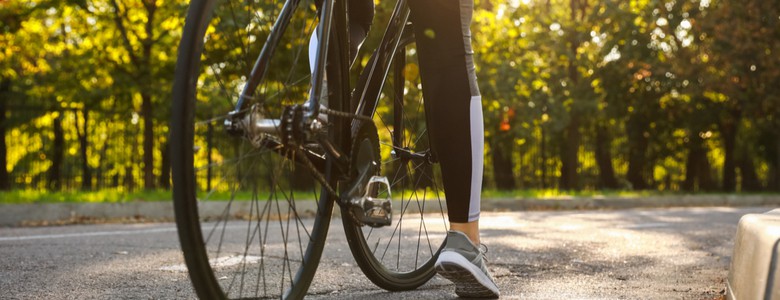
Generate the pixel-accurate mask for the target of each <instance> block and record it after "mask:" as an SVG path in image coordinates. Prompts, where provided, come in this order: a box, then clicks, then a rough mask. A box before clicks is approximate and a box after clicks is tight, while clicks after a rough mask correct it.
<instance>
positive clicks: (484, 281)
mask: <svg viewBox="0 0 780 300" xmlns="http://www.w3.org/2000/svg"><path fill="white" fill-rule="evenodd" d="M436 272H437V273H438V274H439V275H441V276H443V277H444V278H447V279H449V280H450V281H452V282H453V283H455V286H456V288H455V294H457V295H458V296H460V297H464V298H498V297H499V293H498V287H497V286H496V284H495V283H493V281H492V280H490V278H488V277H487V276H486V275H485V274H484V273H483V272H482V270H481V269H479V268H478V267H477V266H475V265H474V264H472V263H471V262H470V261H468V260H467V259H466V258H465V257H463V256H462V255H460V254H457V253H455V252H450V251H446V252H442V253H441V254H440V255H439V259H438V260H437V261H436Z"/></svg>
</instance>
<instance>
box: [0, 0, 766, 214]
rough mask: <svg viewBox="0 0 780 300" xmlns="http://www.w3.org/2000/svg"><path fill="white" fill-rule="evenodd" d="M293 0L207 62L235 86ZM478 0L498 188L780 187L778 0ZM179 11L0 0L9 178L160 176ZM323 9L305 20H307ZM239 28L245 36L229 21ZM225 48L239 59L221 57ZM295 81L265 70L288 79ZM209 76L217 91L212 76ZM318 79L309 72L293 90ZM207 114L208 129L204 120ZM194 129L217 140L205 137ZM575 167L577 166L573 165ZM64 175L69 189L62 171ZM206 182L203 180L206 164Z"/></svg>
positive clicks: (88, 184)
mask: <svg viewBox="0 0 780 300" xmlns="http://www.w3.org/2000/svg"><path fill="white" fill-rule="evenodd" d="M237 4H239V3H238V2H237ZM281 4H282V2H279V1H272V0H257V1H243V2H240V4H239V5H251V7H253V8H254V9H255V10H257V11H258V13H257V14H256V15H254V16H252V15H241V16H231V15H230V11H228V10H225V11H218V12H216V17H217V20H218V22H216V23H214V24H213V26H212V28H210V30H213V31H214V32H215V34H214V35H211V37H210V38H211V39H212V40H211V42H210V43H207V47H208V48H207V52H208V53H210V55H212V57H209V58H207V60H206V65H208V66H207V67H206V68H205V69H204V72H208V70H211V72H215V71H217V70H218V71H219V72H221V73H220V74H223V77H222V79H221V81H222V84H225V83H227V84H228V85H229V86H228V87H227V90H228V91H230V92H234V93H237V91H238V90H240V87H241V84H242V82H243V79H242V76H243V75H245V74H246V73H247V72H248V70H249V69H250V68H251V66H252V65H253V63H254V58H255V57H256V55H257V53H258V52H259V51H260V48H259V47H247V46H246V45H244V44H243V42H238V41H237V40H236V39H237V38H241V37H247V36H253V37H254V40H256V41H263V40H265V38H266V35H265V33H266V32H267V31H268V26H270V24H271V19H272V17H271V16H272V15H273V14H272V13H268V14H264V13H263V12H272V11H275V10H278V8H279V7H280V5H281ZM392 4H393V3H392V2H391V1H379V2H378V4H377V14H376V19H375V23H374V31H372V32H371V33H370V34H369V37H368V40H367V41H366V43H365V45H364V49H363V50H362V51H361V53H360V55H359V57H358V63H357V64H356V66H355V70H356V71H355V73H357V71H359V70H361V69H362V68H363V67H364V66H365V64H366V63H367V61H368V57H369V56H370V48H371V47H372V45H376V44H377V43H378V40H379V39H380V38H381V33H382V32H383V27H384V24H385V22H386V20H387V17H388V15H389V13H390V11H391V9H392V6H393V5H392ZM476 7H477V9H476V11H475V13H474V23H473V26H472V31H473V45H474V51H475V58H476V62H477V71H478V79H479V83H480V89H481V91H482V95H483V107H484V113H485V128H486V132H485V133H486V137H487V147H486V149H485V157H486V172H485V176H486V179H485V182H486V187H488V188H491V189H492V188H496V189H504V188H506V189H510V190H514V189H516V188H520V189H529V190H536V189H538V190H540V191H545V192H535V193H536V194H535V195H546V194H547V193H548V192H546V191H555V189H556V188H558V187H562V188H566V189H574V190H585V191H590V190H598V189H602V188H608V189H617V190H624V189H650V190H660V191H681V190H685V191H711V190H717V189H725V190H729V191H731V190H741V191H747V190H769V189H777V188H780V90H778V89H780V82H779V81H780V56H779V55H777V54H778V52H780V19H778V15H780V5H778V3H777V2H776V1H762V0H685V1H680V0H675V1H672V0H628V1H623V0H599V1H596V0H568V1H564V0H548V1H539V0H522V1H508V2H507V1H504V2H501V1H492V0H478V1H476ZM185 10H186V1H184V0H177V1H161V0H156V1H154V0H143V1H121V0H76V1H47V0H34V1H18V0H11V1H3V2H0V45H3V46H2V48H0V99H2V100H1V101H3V105H2V106H0V107H2V110H1V111H0V114H2V116H3V118H0V125H1V126H0V129H2V134H3V136H4V138H5V139H4V142H3V143H2V144H0V146H1V147H0V150H3V151H0V154H3V155H4V156H5V158H4V160H2V161H3V162H5V166H4V167H5V170H4V171H5V173H9V174H10V176H9V177H8V178H9V179H7V180H8V181H10V182H9V183H10V184H9V186H10V187H13V188H14V189H55V190H56V189H65V190H73V189H84V190H89V189H102V188H108V189H109V190H108V191H107V192H102V191H101V192H95V195H96V196H90V195H91V194H90V195H88V194H79V195H78V197H86V198H92V197H94V198H100V197H105V198H111V199H126V198H123V197H125V196H117V195H119V194H122V195H128V193H130V191H134V190H137V189H138V188H139V187H142V186H146V187H152V186H154V184H151V185H150V184H149V182H148V181H149V177H150V176H151V177H152V179H154V180H155V181H159V180H161V181H165V180H166V179H165V178H166V177H165V176H163V175H164V174H165V173H166V172H167V170H166V169H167V165H166V160H165V159H164V157H166V155H168V154H167V153H165V145H166V143H167V133H168V129H167V122H168V115H169V102H168V100H169V98H170V87H171V82H172V78H173V70H174V64H175V63H174V61H175V58H176V53H177V46H178V40H179V39H180V38H181V28H182V27H183V23H184V14H185ZM301 11H302V13H309V14H311V13H312V11H313V8H311V7H310V8H309V9H308V10H301ZM258 20H260V23H258V24H259V25H258V26H247V25H248V24H249V23H250V22H252V21H258ZM314 24H315V23H314V20H311V21H310V22H305V23H303V24H298V25H296V26H299V27H296V29H300V30H302V31H305V30H309V31H310V30H311V28H312V27H313V25H314ZM227 28H233V29H236V28H237V29H238V33H239V34H238V35H240V36H225V35H219V33H220V32H224V30H223V29H227ZM233 32H236V31H233ZM305 42H307V41H285V43H290V44H300V43H305ZM286 57H288V58H289V60H286V61H278V62H275V63H277V65H275V66H274V68H291V67H292V68H297V69H301V70H300V71H301V72H303V73H305V72H306V67H307V65H306V59H305V58H304V59H303V60H300V57H297V56H286ZM225 61H230V62H233V63H232V64H220V62H225ZM210 63H211V64H210ZM416 67H417V65H416V58H415V57H409V61H408V66H407V68H406V69H405V72H410V74H417V72H418V70H417V69H416ZM269 74H276V72H271V73H269ZM280 74H281V72H280ZM269 76H274V75H269ZM353 77H356V76H355V75H354V74H353ZM204 78H206V77H204ZM285 80H289V79H286V78H270V81H271V82H277V83H278V84H280V85H282V84H285V83H286V81H285ZM200 84H202V86H203V87H204V90H206V89H208V88H209V87H214V89H213V90H214V91H220V90H223V89H221V87H219V86H218V85H219V84H220V83H218V82H210V81H209V80H208V78H206V79H205V80H204V81H203V82H202V83H200ZM391 84H392V83H391ZM265 88H266V89H273V88H274V86H273V85H269V86H267V87H265ZM407 91H408V92H409V93H410V95H409V97H410V98H411V99H418V100H420V99H421V98H422V96H421V93H420V91H419V89H418V87H417V86H415V85H410V86H408V87H407ZM307 93H308V91H307V90H306V88H300V90H299V91H296V94H298V95H299V96H296V97H297V98H290V99H292V100H291V101H297V99H299V98H300V99H303V97H305V95H307ZM233 98H235V95H224V93H214V94H213V95H205V94H204V96H203V97H202V99H199V101H200V103H199V105H200V104H203V107H207V108H208V109H203V110H200V111H198V112H197V113H198V114H199V116H198V119H200V120H209V119H211V118H212V117H213V115H214V114H221V113H223V112H225V111H227V110H229V109H230V108H231V107H232V105H233V101H234V99H233ZM231 99H232V100H231ZM147 106H148V107H151V110H149V109H145V108H144V107H147ZM266 111H268V112H271V113H274V108H266ZM378 113H379V114H378V117H383V116H387V115H389V114H392V112H391V111H379V112H378ZM58 122H59V123H60V124H61V125H62V131H61V132H60V131H57V130H55V123H58ZM199 125H205V124H199ZM149 129H151V130H149ZM197 130H199V134H200V133H203V135H202V136H205V131H206V130H207V128H206V126H198V127H197ZM216 132H217V134H219V133H220V132H221V131H220V130H217V131H216ZM58 138H62V140H63V141H64V143H63V145H60V146H57V142H56V141H57V140H58ZM382 138H384V139H387V138H389V137H384V136H383V137H382ZM196 144H198V145H199V146H202V147H207V141H206V140H205V138H203V139H200V140H198V141H196ZM213 148H214V149H216V150H215V151H214V152H213V153H212V154H211V155H212V156H211V157H206V156H207V154H206V151H199V152H198V153H196V162H197V164H199V165H204V164H206V163H208V162H212V161H219V160H220V159H221V158H222V155H223V154H227V153H221V152H220V151H224V152H230V151H239V150H237V149H238V146H237V145H235V144H233V143H231V142H230V141H226V140H223V139H216V140H215V141H214V142H213ZM572 153H574V154H576V155H574V156H572V155H571V154H572ZM58 157H61V159H58ZM572 166H573V168H574V169H573V170H574V172H575V174H576V175H577V176H576V179H577V180H576V181H575V182H570V181H564V180H562V179H561V177H565V175H566V174H571V172H572V171H571V170H572ZM0 171H2V170H0ZM1 173H3V172H0V175H3V174H1ZM55 175H56V176H55ZM204 176H205V175H204ZM213 176H214V177H215V179H216V178H217V177H218V176H219V174H214V175H213ZM55 177H59V178H60V181H61V182H62V186H61V188H57V187H52V186H51V184H50V182H49V181H51V178H55ZM2 178H4V177H2V176H0V180H2ZM198 182H199V184H200V185H202V186H205V185H207V184H208V183H207V180H206V179H205V177H204V178H199V179H198ZM3 186H4V185H2V184H0V187H3ZM162 186H165V183H162ZM112 191H114V192H112ZM24 193H30V192H18V194H12V195H11V196H9V197H18V198H20V199H32V198H35V199H40V197H39V198H36V197H37V196H26V195H27V194H24ZM36 193H43V192H36ZM101 193H105V194H108V195H101ZM111 193H118V194H117V195H114V194H111ZM550 193H553V192H550ZM64 194H67V193H64ZM52 195H57V196H56V197H54V196H53V198H57V199H69V198H68V197H70V196H60V195H59V194H52ZM3 198H6V197H3ZM152 198H153V197H152ZM31 201H38V200H31ZM63 201H69V200H63ZM117 201H124V200H117Z"/></svg>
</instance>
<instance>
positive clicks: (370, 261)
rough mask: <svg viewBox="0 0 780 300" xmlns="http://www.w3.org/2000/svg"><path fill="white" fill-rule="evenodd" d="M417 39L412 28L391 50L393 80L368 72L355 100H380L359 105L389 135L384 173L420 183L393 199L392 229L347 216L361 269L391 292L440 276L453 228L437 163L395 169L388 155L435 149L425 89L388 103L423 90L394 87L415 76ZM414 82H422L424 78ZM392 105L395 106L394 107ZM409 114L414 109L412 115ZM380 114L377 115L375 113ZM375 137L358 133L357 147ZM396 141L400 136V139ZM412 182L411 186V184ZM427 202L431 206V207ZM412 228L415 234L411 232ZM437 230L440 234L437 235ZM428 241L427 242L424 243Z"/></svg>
mask: <svg viewBox="0 0 780 300" xmlns="http://www.w3.org/2000/svg"><path fill="white" fill-rule="evenodd" d="M407 29H410V28H407ZM413 40H414V39H413V36H412V35H411V30H407V31H406V32H405V34H404V35H403V37H402V38H401V41H400V42H399V44H398V46H397V47H395V49H390V51H394V52H396V54H395V59H394V61H393V64H394V67H393V70H391V72H390V74H391V75H392V76H388V75H387V74H388V73H384V72H364V73H363V75H362V76H361V78H360V79H359V81H358V85H357V86H358V89H360V87H365V86H367V87H368V88H367V91H366V93H364V94H363V96H362V98H361V99H353V102H356V101H362V102H366V101H375V100H373V99H378V103H377V106H378V107H375V108H374V109H372V108H370V107H371V105H366V103H362V104H361V105H357V107H361V108H363V111H362V112H361V113H362V114H363V115H367V116H372V115H373V117H374V120H375V122H374V123H375V124H377V128H378V129H377V131H378V132H379V133H380V134H378V136H383V135H384V138H382V139H383V140H384V141H383V142H380V144H381V145H382V147H381V148H384V149H380V150H379V151H380V152H382V154H381V156H382V158H383V159H382V164H381V166H382V170H381V171H380V173H382V174H383V175H385V176H386V177H388V179H389V181H390V182H391V185H393V186H394V188H395V187H400V186H403V185H404V183H403V181H404V180H405V179H404V176H408V175H403V174H412V176H415V177H416V178H417V180H412V182H411V186H408V185H407V186H404V188H402V189H401V190H402V195H401V197H400V201H395V200H394V201H393V206H394V211H393V214H394V217H393V224H392V225H391V226H389V227H384V228H370V227H368V226H361V225H360V224H359V223H358V222H356V221H355V220H353V219H352V218H349V217H343V218H342V223H343V227H344V231H345V234H346V237H347V240H348V242H349V246H350V250H351V251H352V254H353V257H354V258H355V261H356V262H357V264H358V266H360V268H361V270H362V271H363V273H364V274H365V275H366V276H367V277H368V278H369V279H370V280H371V281H372V282H373V283H374V284H376V285H377V286H379V287H381V288H383V289H386V290H389V291H404V290H411V289H415V288H417V287H419V286H421V285H423V284H425V283H426V282H428V281H429V280H430V279H431V278H432V277H433V276H434V275H435V274H436V273H435V270H434V264H435V262H436V259H437V258H438V255H439V252H440V251H441V248H442V247H443V245H444V237H445V235H444V233H445V232H446V230H447V228H448V227H449V224H448V220H447V218H446V215H445V214H446V204H444V200H443V198H442V197H441V196H442V195H443V189H442V188H441V186H442V185H441V181H440V174H436V172H439V170H438V167H436V166H435V165H436V164H429V162H426V163H425V164H427V166H428V167H431V168H430V169H426V168H420V167H421V165H418V168H412V166H413V165H414V163H413V162H410V161H406V162H404V161H401V162H400V164H399V163H397V162H396V166H392V164H393V163H392V158H389V157H388V156H389V152H390V151H391V150H392V149H387V148H388V144H391V143H392V144H395V145H397V146H402V147H407V148H409V149H410V150H412V151H416V152H419V153H422V152H425V151H429V148H430V147H429V145H428V143H427V133H426V130H425V129H424V123H425V116H424V114H423V112H422V110H424V109H423V106H424V105H423V102H422V99H421V94H419V91H417V92H418V93H417V95H416V97H417V98H416V99H404V100H403V101H401V102H400V103H399V101H395V100H392V99H388V98H391V97H395V96H394V95H397V94H399V93H400V94H401V95H403V98H409V97H408V95H407V94H406V93H404V90H408V89H409V88H415V87H416V86H417V83H418V82H411V83H406V84H404V85H397V84H394V83H393V82H394V81H395V82H406V80H407V79H410V78H404V75H405V74H407V73H408V74H409V75H414V74H413V73H414V71H410V68H411V69H414V68H415V66H416V64H415V63H414V62H411V63H407V62H406V57H407V56H409V57H411V58H413V57H414V55H412V54H410V53H413V52H411V51H409V49H412V42H413ZM383 54H384V55H385V56H387V55H390V54H391V53H389V52H388V53H383ZM379 55H380V52H379V50H378V51H375V52H374V54H373V55H372V57H371V59H370V60H369V63H368V66H371V65H373V64H374V62H375V60H377V57H378V56H379ZM369 73H371V75H368V74H369ZM372 76H373V77H372ZM413 77H416V76H413ZM412 79H413V80H418V79H419V78H412ZM377 80H382V81H384V82H382V83H379V84H378V83H377V82H376V81H377ZM394 89H395V91H392V90H394ZM356 94H357V93H356ZM388 106H389V107H390V108H388ZM387 110H392V111H393V114H394V113H396V112H400V113H401V117H400V118H397V116H398V115H395V116H393V117H392V119H394V120H392V121H391V120H387V119H389V118H390V117H388V116H387V115H389V113H388V111H387ZM399 110H400V111H399ZM407 110H411V112H410V111H407ZM375 111H376V113H374V112H375ZM383 111H384V112H383ZM406 113H410V114H412V113H414V114H416V116H414V118H416V120H414V121H410V120H408V119H411V118H413V117H412V116H406V115H405V114H406ZM383 114H384V116H383ZM396 118H397V119H396ZM409 124H414V125H417V126H420V125H422V126H423V127H422V128H418V130H417V132H416V133H417V134H420V135H415V136H413V135H414V134H415V133H411V132H412V131H411V130H409V128H403V129H399V127H400V126H401V125H407V126H409ZM399 132H401V134H400V136H401V137H400V140H399V141H396V142H391V141H389V140H388V137H387V135H388V133H390V135H392V134H397V135H398V133H399ZM372 135H374V136H377V133H376V132H374V133H373V134H367V133H361V132H358V134H357V136H356V138H357V139H359V140H357V141H355V143H359V142H361V141H362V140H363V139H370V138H371V136H372ZM395 138H398V136H396V137H395ZM390 139H392V138H390ZM393 147H395V146H393ZM390 148H392V147H390ZM353 157H354V155H353ZM399 165H400V166H399ZM402 169H405V170H406V171H405V172H403V174H402V172H400V171H399V170H402ZM418 171H420V172H418ZM426 177H427V179H428V180H430V181H434V182H433V183H432V184H431V185H430V186H428V187H427V189H423V190H422V191H420V190H419V189H418V186H417V185H419V184H420V183H422V181H423V180H422V179H426ZM407 179H408V178H407ZM406 184H409V183H408V182H407V183H406ZM415 184H417V185H415ZM407 190H408V191H407ZM428 190H430V194H428V193H427V192H428ZM404 193H405V194H404ZM428 197H430V198H432V199H430V200H434V201H429V199H428ZM428 202H430V203H428ZM399 204H400V205H399ZM411 204H415V206H413V207H412V208H413V209H410V205H411ZM426 204H428V205H427V207H426ZM431 204H433V205H432V206H433V207H431ZM415 209H416V210H415ZM428 215H430V216H432V218H430V219H428V218H427V216H428ZM342 216H349V211H348V210H347V208H345V207H342ZM416 223H419V224H420V225H416ZM414 227H417V231H416V232H415V231H414V230H412V229H415V228H414ZM404 229H408V230H407V231H406V234H404ZM429 229H430V231H431V232H430V233H429V232H428V231H429ZM409 230H412V231H411V232H410V231H409ZM434 231H435V232H437V233H434ZM415 235H416V236H415ZM423 238H424V239H425V241H423ZM383 240H385V241H386V242H385V241H383ZM402 242H403V243H404V245H401V243H402ZM408 242H416V243H417V247H416V248H415V249H414V250H412V252H414V253H412V252H409V251H408V250H404V249H406V248H407V247H408V246H407V245H406V243H408ZM391 243H395V244H396V245H395V246H396V247H395V250H396V252H395V253H390V254H389V255H388V248H389V246H390V244H391ZM422 243H425V244H427V247H420V245H421V244H422ZM381 244H384V246H385V249H384V251H381V252H382V253H381V255H380V253H378V251H377V250H381V249H379V248H380V247H379V246H380V245H381ZM405 251H406V252H405ZM412 257H413V258H414V259H413V260H412V259H410V258H412Z"/></svg>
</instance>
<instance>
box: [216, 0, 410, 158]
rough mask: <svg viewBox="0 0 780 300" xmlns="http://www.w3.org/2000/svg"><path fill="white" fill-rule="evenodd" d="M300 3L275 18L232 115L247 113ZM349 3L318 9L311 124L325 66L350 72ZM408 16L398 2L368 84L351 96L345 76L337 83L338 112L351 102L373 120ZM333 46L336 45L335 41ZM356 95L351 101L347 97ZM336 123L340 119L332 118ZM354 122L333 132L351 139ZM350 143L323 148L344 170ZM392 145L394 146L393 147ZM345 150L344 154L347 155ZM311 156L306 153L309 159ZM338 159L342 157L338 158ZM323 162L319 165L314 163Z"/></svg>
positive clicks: (340, 0) (402, 0) (328, 0)
mask: <svg viewBox="0 0 780 300" xmlns="http://www.w3.org/2000/svg"><path fill="white" fill-rule="evenodd" d="M300 2H301V0H288V1H287V2H285V4H284V6H283V7H282V10H281V12H280V14H279V18H278V19H277V20H276V22H275V23H274V26H273V29H272V31H271V34H270V35H269V36H268V38H267V40H266V43H265V44H264V46H263V49H262V50H261V52H260V55H259V56H258V58H257V60H256V61H255V64H254V66H253V68H252V72H251V73H250V76H249V80H248V81H247V84H246V85H245V86H244V89H243V90H242V92H241V94H240V96H239V98H238V101H237V103H236V106H235V109H234V111H233V112H231V114H234V115H241V114H242V112H246V111H247V110H248V109H249V104H248V103H250V102H251V101H247V100H252V99H253V95H254V93H255V91H256V89H257V86H258V85H259V84H260V82H262V80H263V78H264V77H265V76H266V73H267V72H268V69H269V67H268V66H269V62H270V60H271V57H272V56H273V54H274V53H273V52H274V49H276V47H277V46H278V44H279V42H280V40H281V37H282V35H283V33H284V32H285V31H286V30H287V25H288V23H289V22H290V19H291V18H292V15H293V13H294V11H295V9H296V8H297V7H298V6H299V4H300ZM347 17H348V16H347V5H346V0H324V1H323V3H322V6H321V7H320V22H321V23H320V24H319V26H318V29H319V32H318V33H317V34H318V39H319V41H320V43H319V45H318V49H317V56H316V59H315V64H314V66H315V67H314V73H313V74H312V79H311V85H312V90H313V93H312V94H311V95H310V96H309V97H310V98H309V101H308V102H309V107H308V110H307V115H306V117H307V118H308V119H309V120H313V119H315V118H316V117H317V116H318V114H319V113H320V103H319V102H320V99H321V97H320V96H321V93H322V83H323V80H322V79H323V77H324V75H325V67H327V68H340V70H339V74H349V68H350V59H349V58H350V57H349V50H348V49H349V25H348V22H347ZM408 18H409V8H408V6H407V3H406V0H399V1H398V2H397V3H396V6H395V8H394V10H393V14H392V16H391V18H390V22H389V23H388V24H387V27H386V30H385V32H384V35H383V37H382V40H381V42H380V44H379V46H378V47H377V50H376V51H377V56H376V59H375V60H373V63H372V64H371V65H370V66H367V67H366V68H365V69H364V70H363V72H364V73H366V72H368V73H366V74H361V76H368V80H367V81H366V82H365V84H363V85H362V86H358V87H356V90H355V92H354V93H351V92H350V91H351V88H350V86H349V85H350V84H349V80H348V79H347V76H346V75H345V76H343V77H344V79H342V80H339V81H338V82H339V83H340V84H341V88H340V89H339V90H340V91H341V95H338V97H337V99H340V100H341V101H342V104H341V109H342V110H348V109H349V108H350V105H349V103H350V102H349V101H350V100H353V101H356V102H357V103H360V104H359V106H358V107H357V109H356V111H355V112H354V113H355V114H359V115H363V116H368V117H371V116H373V115H374V112H375V111H376V107H377V103H378V101H379V94H380V92H379V91H381V89H382V87H383V85H384V82H385V78H386V77H387V75H388V72H389V71H390V67H391V64H392V62H393V59H394V57H395V55H396V53H397V52H396V51H393V49H396V47H397V46H398V45H399V43H400V42H401V40H402V37H403V36H404V32H405V29H406V28H407V27H408V26H406V24H407V21H408ZM334 42H335V43H334ZM326 58H329V59H328V60H327V61H337V62H339V63H337V64H324V63H322V62H324V61H326ZM351 95H352V96H353V97H357V98H355V99H351ZM334 121H335V122H339V121H338V120H334ZM357 125H358V122H356V121H355V120H353V122H352V126H351V129H350V128H348V127H346V126H337V125H336V126H334V127H333V128H339V129H342V128H343V129H344V130H345V131H344V132H342V135H341V136H349V137H351V136H352V135H353V134H354V133H355V132H356V130H357ZM350 143H351V139H344V141H342V142H341V143H339V144H337V145H335V147H325V148H326V149H327V150H328V152H330V153H329V154H330V155H331V157H335V158H337V159H336V161H337V162H340V163H339V164H340V165H339V166H337V167H338V169H342V170H348V169H349V168H348V166H341V164H345V163H346V162H347V161H348V160H345V159H343V158H344V157H348V155H349V150H348V149H351V144H350ZM394 144H395V143H394ZM279 146H281V145H271V147H272V148H273V147H276V148H278V147H279ZM345 149H346V151H345ZM307 156H309V155H307ZM309 158H310V159H312V160H313V163H314V164H315V165H316V166H317V167H318V168H319V167H320V166H325V164H324V159H325V158H324V157H321V156H315V155H311V156H309ZM339 158H342V159H339ZM318 160H322V161H318Z"/></svg>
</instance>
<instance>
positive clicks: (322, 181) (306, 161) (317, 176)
mask: <svg viewBox="0 0 780 300" xmlns="http://www.w3.org/2000/svg"><path fill="white" fill-rule="evenodd" d="M295 155H296V156H298V157H301V158H302V159H301V162H302V163H303V165H304V166H305V167H306V168H307V169H309V171H310V172H311V173H312V174H314V179H316V180H317V181H319V182H320V184H322V186H324V187H325V189H327V190H328V193H330V194H331V195H335V196H338V193H337V192H336V189H334V188H333V187H332V186H331V185H330V183H329V182H328V181H327V180H325V177H324V176H323V175H322V173H320V171H319V170H317V167H315V166H314V163H312V162H311V160H310V159H309V157H307V156H306V153H304V152H303V150H301V148H296V149H295Z"/></svg>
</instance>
